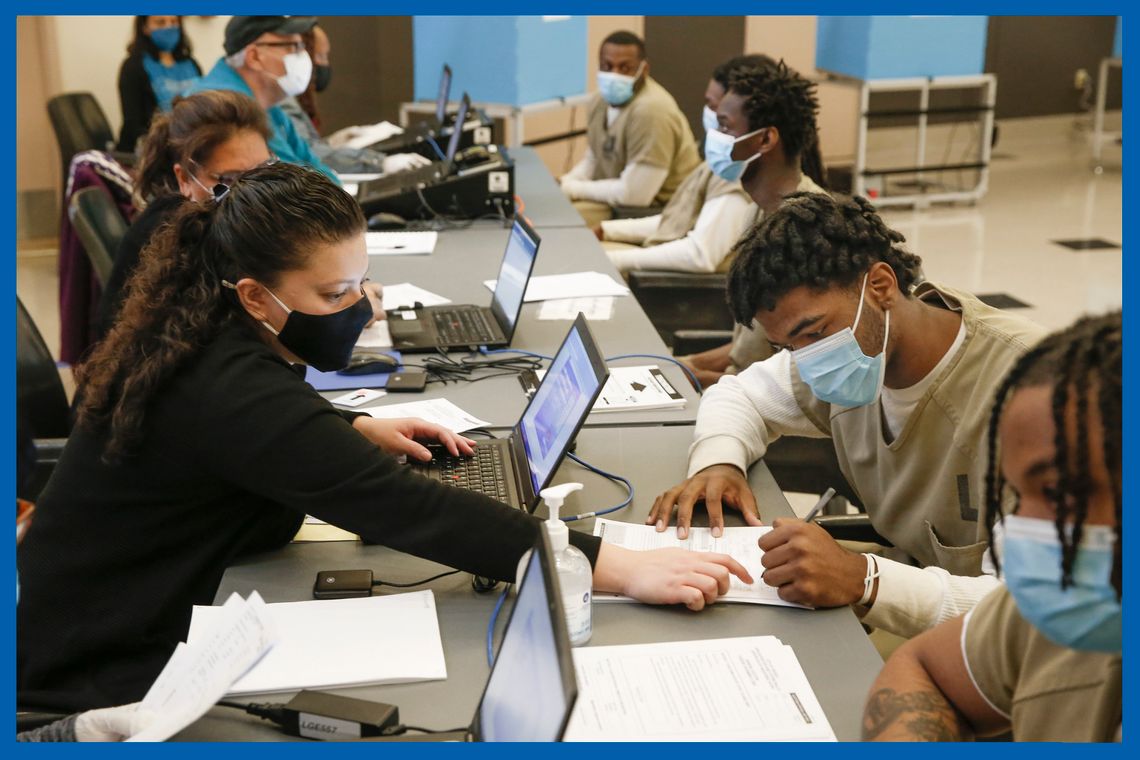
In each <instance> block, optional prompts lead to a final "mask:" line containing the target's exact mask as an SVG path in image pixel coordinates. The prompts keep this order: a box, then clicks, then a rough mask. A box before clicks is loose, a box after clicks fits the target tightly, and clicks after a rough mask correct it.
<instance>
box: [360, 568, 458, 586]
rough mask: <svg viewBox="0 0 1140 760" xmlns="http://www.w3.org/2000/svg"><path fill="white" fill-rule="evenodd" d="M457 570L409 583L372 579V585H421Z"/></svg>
mask: <svg viewBox="0 0 1140 760" xmlns="http://www.w3.org/2000/svg"><path fill="white" fill-rule="evenodd" d="M458 572H459V571H458V570H448V571H447V572H446V573H440V574H439V575H433V576H432V577H430V578H424V579H423V580H422V581H412V582H411V583H392V582H390V581H384V580H374V581H372V585H373V586H390V587H391V588H411V587H412V586H422V585H424V584H425V583H431V582H432V581H437V580H439V579H440V578H446V577H447V576H449V575H455V574H456V573H458Z"/></svg>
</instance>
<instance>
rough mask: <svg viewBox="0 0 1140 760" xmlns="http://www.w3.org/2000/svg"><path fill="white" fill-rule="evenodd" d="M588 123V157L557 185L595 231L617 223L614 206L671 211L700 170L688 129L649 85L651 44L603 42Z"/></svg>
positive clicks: (672, 104)
mask: <svg viewBox="0 0 1140 760" xmlns="http://www.w3.org/2000/svg"><path fill="white" fill-rule="evenodd" d="M586 118H587V121H586V141H587V148H586V155H585V156H584V157H583V158H582V160H581V161H579V162H578V164H577V166H575V167H574V168H573V169H571V170H570V172H569V173H568V174H565V175H563V176H562V178H561V179H560V180H559V181H560V182H561V183H562V192H564V193H565V194H566V196H567V197H569V198H570V200H572V201H574V207H575V208H576V209H577V210H578V213H580V214H581V215H582V218H583V219H585V220H586V224H587V225H589V226H590V227H595V226H597V225H598V224H599V223H600V222H601V221H602V220H604V219H610V218H612V217H613V210H612V208H611V207H612V206H653V205H661V204H664V203H666V202H667V201H668V200H669V199H670V198H671V197H673V193H674V192H675V191H676V190H677V188H678V187H679V186H680V184H681V182H683V181H684V179H685V177H687V176H689V172H691V171H692V170H693V169H695V168H696V167H697V166H698V165H699V164H700V162H701V159H700V157H699V156H698V155H697V145H696V142H695V141H694V140H693V131H692V130H691V129H689V122H688V121H687V120H686V119H685V116H684V114H682V113H681V109H680V108H679V107H678V106H677V101H676V100H674V99H673V96H672V95H670V94H669V93H668V92H666V91H665V89H664V88H663V87H662V86H661V85H659V84H657V82H655V81H653V80H652V79H650V77H649V59H648V58H647V57H646V55H645V43H644V42H642V40H641V38H640V37H638V36H637V35H636V34H633V33H632V32H614V33H613V34H611V35H610V36H609V37H606V39H605V40H604V41H603V42H602V47H601V51H600V53H599V55H598V97H596V98H595V99H594V100H593V102H592V103H591V104H590V110H589V115H588V116H587V117H586Z"/></svg>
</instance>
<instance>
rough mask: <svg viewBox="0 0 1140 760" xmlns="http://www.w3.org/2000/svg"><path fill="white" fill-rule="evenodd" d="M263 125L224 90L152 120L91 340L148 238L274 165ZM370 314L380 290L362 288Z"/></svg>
mask: <svg viewBox="0 0 1140 760" xmlns="http://www.w3.org/2000/svg"><path fill="white" fill-rule="evenodd" d="M270 134H271V132H270V128H269V122H268V120H267V119H266V117H265V111H264V109H262V108H261V107H260V106H258V105H257V103H256V102H254V100H253V99H251V98H249V97H247V96H245V95H243V94H241V93H239V92H232V91H229V90H207V91H205V92H200V93H197V94H196V95H191V96H190V97H186V98H180V99H177V100H176V101H175V103H174V106H173V108H172V109H171V111H170V113H167V114H161V115H159V116H157V117H156V118H155V120H154V122H153V123H152V124H151V128H150V131H149V132H148V133H147V135H146V137H145V138H143V144H142V149H141V154H142V155H141V157H140V160H139V167H138V171H139V177H138V181H137V183H136V185H135V195H136V198H135V203H136V205H138V206H139V207H140V208H144V209H145V210H144V211H143V212H142V214H140V215H139V217H138V218H137V219H136V220H135V221H134V223H132V224H131V227H130V229H129V230H128V231H127V234H126V236H124V238H123V241H122V243H120V245H119V249H118V251H117V252H116V254H115V266H114V269H112V270H111V276H110V277H109V278H108V280H107V285H106V287H105V288H104V290H103V299H102V301H101V303H100V305H99V328H100V329H99V335H100V336H102V335H105V334H106V333H107V331H108V330H109V329H110V327H111V324H112V322H114V320H115V317H116V315H117V314H118V313H119V308H120V306H121V304H122V302H123V299H124V297H125V293H124V286H125V285H126V282H127V280H128V279H130V276H131V274H132V273H133V272H134V271H135V268H136V267H137V266H138V262H139V252H140V251H142V249H143V247H144V246H146V244H147V242H148V241H149V240H150V239H151V236H152V235H153V234H154V231H155V230H156V229H157V228H158V226H159V225H161V224H162V223H163V222H164V221H166V220H167V219H169V218H170V217H171V216H172V215H173V213H174V211H175V210H176V209H177V208H178V207H179V205H181V203H182V201H183V200H185V199H186V198H189V199H190V200H194V201H200V200H204V199H206V198H209V197H210V196H211V195H212V194H213V193H214V188H215V187H216V186H217V185H225V186H229V185H231V184H233V182H234V180H235V179H236V178H237V177H238V176H240V175H241V174H242V173H243V172H246V171H249V170H250V169H254V168H256V167H259V166H264V165H268V164H271V163H274V162H275V161H276V160H277V158H276V156H274V155H273V154H272V153H271V152H270V151H269V146H268V141H269V138H270ZM366 289H367V291H368V294H369V299H370V300H371V301H372V308H373V311H374V312H375V313H376V314H377V315H378V316H381V317H382V315H383V314H384V311H383V308H382V305H381V303H380V286H379V285H378V284H369V285H368V286H366Z"/></svg>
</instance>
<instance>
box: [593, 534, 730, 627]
mask: <svg viewBox="0 0 1140 760" xmlns="http://www.w3.org/2000/svg"><path fill="white" fill-rule="evenodd" d="M730 574H731V575H735V576H736V577H737V578H740V580H742V581H744V582H745V583H752V576H751V575H749V573H748V570H747V569H745V567H744V565H741V564H740V563H739V562H737V561H736V560H734V559H733V558H732V557H730V556H728V555H727V554H714V553H712V552H694V551H689V550H687V549H679V548H678V549H653V550H651V551H632V550H630V549H624V548H622V547H620V546H614V545H613V544H605V543H603V544H602V546H601V548H600V549H599V551H598V561H597V564H596V565H595V566H594V588H595V589H597V590H598V591H612V592H616V593H619V594H624V595H625V596H629V597H633V598H634V599H637V600H638V601H642V602H646V603H647V604H683V605H685V606H686V607H688V608H689V609H690V610H694V611H697V610H702V609H704V608H705V606H706V605H709V604H713V603H714V602H716V599H717V597H718V596H720V595H722V594H725V593H727V592H728V586H729V575H730Z"/></svg>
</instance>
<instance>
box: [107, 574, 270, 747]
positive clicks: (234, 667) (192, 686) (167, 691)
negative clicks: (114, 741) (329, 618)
mask: <svg viewBox="0 0 1140 760" xmlns="http://www.w3.org/2000/svg"><path fill="white" fill-rule="evenodd" d="M210 609H212V610H214V614H213V615H212V616H211V619H210V621H209V622H208V623H206V624H203V625H201V626H200V627H199V630H198V635H197V636H196V637H194V640H193V641H192V642H191V643H190V644H183V643H179V645H178V647H177V648H175V650H174V654H173V655H171V657H170V660H169V661H168V662H167V663H166V667H164V668H163V669H162V672H161V673H159V675H158V678H156V679H155V681H154V683H153V684H152V685H151V687H150V690H149V691H147V693H146V696H145V697H143V701H142V704H140V705H139V708H138V709H139V710H140V711H144V710H145V711H146V713H147V714H148V715H149V718H150V720H149V722H148V723H147V724H146V726H145V727H144V728H143V729H142V730H141V731H139V732H138V733H136V734H135V735H133V736H131V737H130V739H129V740H128V741H149V742H153V741H163V740H165V739H169V738H170V737H171V736H174V734H176V733H178V732H179V731H181V730H182V729H183V728H186V726H189V725H190V724H191V723H193V722H194V721H196V720H198V718H200V717H202V716H203V715H205V714H206V711H207V710H209V709H210V708H211V707H213V706H214V703H216V702H217V701H218V700H219V699H221V698H222V697H223V696H225V694H226V692H227V691H228V690H229V689H230V687H231V686H232V685H233V684H234V682H235V681H237V680H238V679H239V678H241V677H242V676H243V675H244V674H245V673H246V672H247V671H248V670H249V669H250V668H251V667H253V666H254V665H255V664H256V663H257V662H258V661H259V660H260V659H261V658H262V657H263V656H264V655H265V653H266V652H268V651H269V650H270V648H272V647H273V645H274V642H275V641H276V640H277V633H276V631H275V629H274V626H273V623H272V621H271V617H270V615H269V612H268V608H267V605H266V604H265V602H263V601H262V599H261V596H260V595H259V594H258V593H257V592H256V591H254V592H253V593H252V594H250V595H249V600H248V601H247V600H245V599H242V598H241V597H240V596H238V595H237V594H232V595H230V598H229V599H227V600H226V603H225V604H224V605H222V606H221V607H211V608H210Z"/></svg>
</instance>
